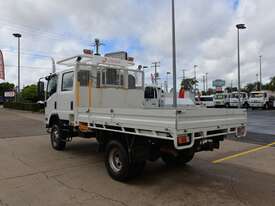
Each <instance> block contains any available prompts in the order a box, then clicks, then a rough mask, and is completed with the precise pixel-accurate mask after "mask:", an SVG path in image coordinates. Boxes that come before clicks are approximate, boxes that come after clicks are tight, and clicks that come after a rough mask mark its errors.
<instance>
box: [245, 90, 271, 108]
mask: <svg viewBox="0 0 275 206" xmlns="http://www.w3.org/2000/svg"><path fill="white" fill-rule="evenodd" d="M274 102H275V92H272V91H268V90H263V91H253V92H250V96H249V100H248V103H249V106H250V107H251V108H252V109H256V108H263V109H271V108H273V107H274Z"/></svg>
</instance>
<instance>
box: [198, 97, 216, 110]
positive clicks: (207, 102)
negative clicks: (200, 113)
mask: <svg viewBox="0 0 275 206" xmlns="http://www.w3.org/2000/svg"><path fill="white" fill-rule="evenodd" d="M197 102H199V104H201V105H204V106H206V107H215V102H214V95H208V96H200V97H197ZM197 102H196V104H197Z"/></svg>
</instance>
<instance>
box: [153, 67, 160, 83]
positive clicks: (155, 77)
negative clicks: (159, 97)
mask: <svg viewBox="0 0 275 206" xmlns="http://www.w3.org/2000/svg"><path fill="white" fill-rule="evenodd" d="M151 67H153V68H155V74H154V81H155V85H157V79H158V72H157V68H158V67H160V62H152V66H151Z"/></svg>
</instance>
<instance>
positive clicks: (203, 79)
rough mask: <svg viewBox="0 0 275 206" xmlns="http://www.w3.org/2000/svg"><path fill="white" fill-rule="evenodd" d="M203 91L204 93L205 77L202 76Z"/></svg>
mask: <svg viewBox="0 0 275 206" xmlns="http://www.w3.org/2000/svg"><path fill="white" fill-rule="evenodd" d="M202 83H203V91H204V92H205V76H204V75H203V76H202Z"/></svg>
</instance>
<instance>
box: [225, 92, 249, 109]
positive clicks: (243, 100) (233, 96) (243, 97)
mask: <svg viewBox="0 0 275 206" xmlns="http://www.w3.org/2000/svg"><path fill="white" fill-rule="evenodd" d="M228 97H229V98H228V101H227V102H226V103H225V107H226V108H228V107H239V100H240V107H243V108H248V107H249V103H248V94H247V93H246V92H240V98H239V93H238V92H232V93H230V94H229V96H228Z"/></svg>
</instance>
